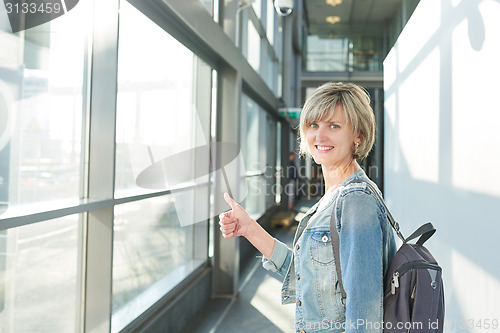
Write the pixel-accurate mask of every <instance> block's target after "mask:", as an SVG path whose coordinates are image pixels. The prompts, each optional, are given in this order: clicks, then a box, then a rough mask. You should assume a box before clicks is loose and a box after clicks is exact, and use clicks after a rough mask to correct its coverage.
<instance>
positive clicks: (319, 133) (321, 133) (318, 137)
mask: <svg viewBox="0 0 500 333" xmlns="http://www.w3.org/2000/svg"><path fill="white" fill-rule="evenodd" d="M326 129H327V128H325V126H319V127H318V129H317V130H316V140H319V141H321V140H322V139H324V138H325V137H326Z"/></svg>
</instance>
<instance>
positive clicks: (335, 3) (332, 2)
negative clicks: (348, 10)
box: [325, 0, 342, 7]
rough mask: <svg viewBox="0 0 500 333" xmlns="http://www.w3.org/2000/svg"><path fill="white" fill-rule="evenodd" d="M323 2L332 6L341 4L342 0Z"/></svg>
mask: <svg viewBox="0 0 500 333" xmlns="http://www.w3.org/2000/svg"><path fill="white" fill-rule="evenodd" d="M325 2H326V4H327V5H330V6H332V7H335V6H337V5H341V4H342V0H325Z"/></svg>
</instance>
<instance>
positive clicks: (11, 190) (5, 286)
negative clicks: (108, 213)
mask: <svg viewBox="0 0 500 333" xmlns="http://www.w3.org/2000/svg"><path fill="white" fill-rule="evenodd" d="M90 7H91V2H90V1H86V0H82V1H80V3H79V5H78V6H76V7H75V8H74V9H72V10H71V11H69V12H68V13H67V14H65V15H63V16H61V17H59V18H57V19H54V20H53V21H50V22H48V23H45V24H42V25H40V26H37V27H34V28H31V29H27V30H25V31H22V32H20V33H15V34H13V33H11V28H10V26H9V24H8V21H4V20H3V19H4V17H5V18H7V15H5V16H3V15H4V12H2V17H0V45H2V51H1V55H0V215H1V218H2V219H4V218H9V217H11V218H17V217H19V216H24V215H28V214H29V213H32V212H33V213H34V212H43V211H46V210H48V209H51V208H52V207H54V209H55V208H56V207H57V208H61V207H65V206H67V205H66V204H65V203H66V202H67V199H69V200H70V201H72V202H79V199H80V198H81V197H82V196H83V178H84V177H83V175H84V172H83V156H84V154H83V151H84V149H83V146H84V140H83V139H82V137H83V134H84V131H83V129H84V121H83V119H84V117H85V104H86V97H87V91H86V82H87V78H88V77H87V71H86V63H87V59H86V55H87V52H86V45H87V44H88V40H87V35H88V34H89V28H90V27H91V26H92V23H93V20H92V14H91V11H90V10H89V9H90ZM83 216H84V214H69V215H67V216H64V217H61V218H57V219H50V220H43V218H42V221H40V222H38V221H37V223H31V224H28V225H22V224H23V223H26V221H21V220H20V221H21V222H19V224H20V225H19V226H15V227H11V228H9V229H6V230H1V231H0V331H1V332H36V331H46V332H77V331H79V330H80V304H81V299H80V294H81V285H82V284H81V279H80V276H81V263H82V259H81V255H82V253H81V249H82V247H83V246H82V244H83V243H82V239H83V238H82V220H83ZM44 218H46V219H48V218H50V217H49V216H48V215H47V216H46V217H44ZM15 223H18V222H15ZM2 227H4V225H2Z"/></svg>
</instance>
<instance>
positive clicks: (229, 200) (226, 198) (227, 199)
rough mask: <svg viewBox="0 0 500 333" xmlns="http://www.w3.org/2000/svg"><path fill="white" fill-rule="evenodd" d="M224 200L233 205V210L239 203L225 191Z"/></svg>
mask: <svg viewBox="0 0 500 333" xmlns="http://www.w3.org/2000/svg"><path fill="white" fill-rule="evenodd" d="M224 200H226V202H227V204H228V205H229V206H231V208H232V209H233V210H234V209H235V208H236V205H237V203H236V201H234V200H233V198H231V197H230V196H229V194H227V193H224Z"/></svg>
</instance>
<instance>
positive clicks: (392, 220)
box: [344, 179, 435, 243]
mask: <svg viewBox="0 0 500 333" xmlns="http://www.w3.org/2000/svg"><path fill="white" fill-rule="evenodd" d="M352 183H364V184H366V186H368V188H369V189H370V190H371V191H372V192H373V194H375V196H376V197H377V199H378V201H379V202H380V203H381V204H382V205H383V206H384V208H385V213H386V214H387V219H388V220H389V223H390V224H391V226H392V228H393V229H394V231H396V234H397V235H398V237H399V239H401V241H402V242H403V243H406V242H407V241H408V239H405V238H404V237H403V234H402V233H401V231H400V228H399V223H398V222H396V220H395V219H394V217H392V214H391V212H390V211H389V208H387V206H386V205H385V202H384V199H383V198H382V196H381V195H380V194H379V193H378V191H377V190H376V189H375V187H373V185H372V184H370V183H368V182H366V181H364V180H362V179H352V180H350V181H348V182H347V183H345V185H349V184H352ZM345 185H344V186H345ZM434 231H435V230H434ZM415 237H417V236H415ZM429 237H430V236H429Z"/></svg>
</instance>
